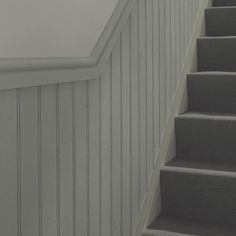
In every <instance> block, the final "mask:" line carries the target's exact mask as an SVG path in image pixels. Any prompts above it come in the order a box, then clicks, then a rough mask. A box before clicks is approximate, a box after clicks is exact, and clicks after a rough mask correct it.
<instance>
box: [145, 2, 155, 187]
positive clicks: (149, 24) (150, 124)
mask: <svg viewBox="0 0 236 236" xmlns="http://www.w3.org/2000/svg"><path fill="white" fill-rule="evenodd" d="M146 4H147V5H146V28H147V31H146V37H147V40H146V42H147V57H146V64H147V103H146V110H147V128H146V130H147V157H146V158H147V170H146V172H147V183H146V185H147V186H148V185H149V182H150V179H151V174H152V170H153V156H154V150H153V148H154V144H153V138H154V134H153V131H154V113H153V111H154V81H153V79H154V75H153V71H154V68H153V60H154V52H153V50H154V48H153V0H151V1H147V2H146Z"/></svg>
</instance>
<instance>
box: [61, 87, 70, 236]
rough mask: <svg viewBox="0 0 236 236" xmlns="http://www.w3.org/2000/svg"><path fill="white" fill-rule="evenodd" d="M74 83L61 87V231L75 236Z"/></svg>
mask: <svg viewBox="0 0 236 236" xmlns="http://www.w3.org/2000/svg"><path fill="white" fill-rule="evenodd" d="M71 93H72V83H67V84H60V85H59V127H60V128H59V129H60V133H59V146H60V200H61V201H60V212H61V222H60V230H61V234H62V235H67V236H73V147H72V143H73V142H72V137H73V131H72V105H71V104H72V95H71Z"/></svg>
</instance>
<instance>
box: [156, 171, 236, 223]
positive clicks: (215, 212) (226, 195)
mask: <svg viewBox="0 0 236 236" xmlns="http://www.w3.org/2000/svg"><path fill="white" fill-rule="evenodd" d="M161 195H162V212H163V213H166V214H168V215H170V216H174V217H183V218H187V219H193V220H206V221H209V222H212V223H215V222H216V223H217V222H218V223H225V222H228V223H236V178H232V177H222V176H210V175H201V174H192V173H179V172H172V171H162V172H161Z"/></svg>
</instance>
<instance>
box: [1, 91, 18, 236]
mask: <svg viewBox="0 0 236 236" xmlns="http://www.w3.org/2000/svg"><path fill="white" fill-rule="evenodd" d="M16 99H17V94H16V90H6V91H1V92H0V133H1V134H2V138H1V139H0V156H1V158H0V186H1V193H0V208H1V211H0V235H3V236H5V235H6V236H11V235H12V236H16V235H17V230H18V227H17V225H18V222H17V102H16Z"/></svg>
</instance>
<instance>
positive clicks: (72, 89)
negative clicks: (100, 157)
mask: <svg viewBox="0 0 236 236" xmlns="http://www.w3.org/2000/svg"><path fill="white" fill-rule="evenodd" d="M71 106H72V108H71V109H72V182H73V183H72V185H73V186H72V191H73V194H72V195H73V197H72V198H73V204H72V206H73V213H72V215H73V224H72V225H73V231H72V232H73V236H76V218H77V215H76V207H77V204H76V157H75V145H76V144H75V82H72V87H71Z"/></svg>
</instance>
